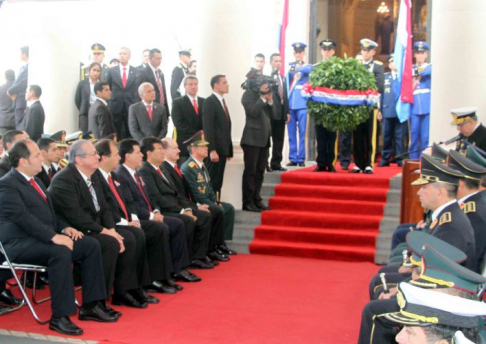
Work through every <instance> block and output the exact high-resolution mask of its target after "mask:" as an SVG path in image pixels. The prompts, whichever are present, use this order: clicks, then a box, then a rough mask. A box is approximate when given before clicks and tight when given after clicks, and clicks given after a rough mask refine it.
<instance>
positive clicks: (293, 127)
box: [287, 42, 309, 166]
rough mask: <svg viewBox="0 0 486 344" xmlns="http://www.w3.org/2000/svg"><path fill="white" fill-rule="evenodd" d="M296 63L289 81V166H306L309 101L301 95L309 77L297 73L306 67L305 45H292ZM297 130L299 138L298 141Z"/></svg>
mask: <svg viewBox="0 0 486 344" xmlns="http://www.w3.org/2000/svg"><path fill="white" fill-rule="evenodd" d="M292 47H293V48H294V57H295V62H292V63H290V64H289V65H290V69H289V72H288V76H287V80H288V85H289V92H288V94H289V112H290V120H289V123H288V124H287V130H288V134H289V146H290V147H289V159H290V162H289V163H288V164H287V166H305V132H306V129H307V101H306V100H305V99H304V97H303V96H302V94H301V91H302V86H303V85H304V84H305V83H306V82H307V81H308V79H309V75H308V74H307V75H306V74H303V73H300V72H297V71H296V68H298V67H302V66H303V65H304V56H305V48H306V47H307V45H305V44H304V43H300V42H299V43H294V44H292ZM297 130H298V132H299V135H298V136H299V138H298V141H297Z"/></svg>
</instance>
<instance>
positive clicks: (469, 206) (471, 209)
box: [464, 201, 476, 214]
mask: <svg viewBox="0 0 486 344" xmlns="http://www.w3.org/2000/svg"><path fill="white" fill-rule="evenodd" d="M475 212H476V202H474V201H471V202H467V203H466V206H465V207H464V213H465V214H468V213H475Z"/></svg>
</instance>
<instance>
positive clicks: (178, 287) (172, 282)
mask: <svg viewBox="0 0 486 344" xmlns="http://www.w3.org/2000/svg"><path fill="white" fill-rule="evenodd" d="M194 276H196V275H194ZM167 284H168V285H170V286H171V287H172V288H174V289H175V290H177V291H183V290H184V287H183V286H181V285H180V284H177V283H175V282H174V281H173V280H168V281H167Z"/></svg>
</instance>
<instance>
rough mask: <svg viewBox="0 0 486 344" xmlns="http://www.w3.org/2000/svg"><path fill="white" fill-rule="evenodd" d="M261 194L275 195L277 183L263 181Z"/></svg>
mask: <svg viewBox="0 0 486 344" xmlns="http://www.w3.org/2000/svg"><path fill="white" fill-rule="evenodd" d="M260 195H261V196H262V197H263V196H275V184H271V183H263V185H262V191H260Z"/></svg>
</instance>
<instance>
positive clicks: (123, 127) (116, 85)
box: [106, 47, 138, 140]
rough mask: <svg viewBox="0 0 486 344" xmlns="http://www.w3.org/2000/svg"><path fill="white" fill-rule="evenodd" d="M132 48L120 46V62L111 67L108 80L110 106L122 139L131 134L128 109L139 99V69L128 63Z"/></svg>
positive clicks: (117, 132) (117, 130) (118, 135)
mask: <svg viewBox="0 0 486 344" xmlns="http://www.w3.org/2000/svg"><path fill="white" fill-rule="evenodd" d="M130 55H131V52H130V49H128V48H125V47H123V48H120V52H119V54H118V58H119V60H120V64H119V65H118V66H116V67H113V68H110V70H109V71H108V76H107V78H106V82H107V83H108V85H109V86H110V90H111V92H112V94H113V96H112V97H111V99H110V102H109V106H110V110H111V113H112V114H113V120H114V122H115V129H116V135H117V138H118V139H120V140H122V139H124V138H126V137H129V136H130V133H129V130H128V109H129V108H130V106H131V105H132V104H133V103H135V102H136V101H137V99H138V96H137V89H138V85H137V80H136V77H137V71H138V70H137V69H136V68H135V67H132V66H130V65H129V64H128V62H129V61H130Z"/></svg>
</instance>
